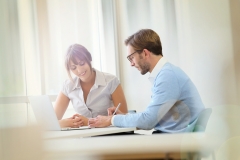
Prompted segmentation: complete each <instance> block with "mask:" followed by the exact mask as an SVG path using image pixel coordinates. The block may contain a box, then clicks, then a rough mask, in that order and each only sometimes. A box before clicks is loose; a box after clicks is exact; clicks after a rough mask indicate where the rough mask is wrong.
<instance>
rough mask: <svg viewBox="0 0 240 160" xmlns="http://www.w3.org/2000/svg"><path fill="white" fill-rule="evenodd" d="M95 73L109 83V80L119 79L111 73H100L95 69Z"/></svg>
mask: <svg viewBox="0 0 240 160" xmlns="http://www.w3.org/2000/svg"><path fill="white" fill-rule="evenodd" d="M95 71H96V72H97V75H98V76H101V77H102V78H105V79H106V80H107V81H108V80H113V79H117V76H115V75H113V74H111V73H107V72H103V71H98V70H96V69H95Z"/></svg>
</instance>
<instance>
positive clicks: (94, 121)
mask: <svg viewBox="0 0 240 160" xmlns="http://www.w3.org/2000/svg"><path fill="white" fill-rule="evenodd" d="M111 119H112V116H97V117H96V118H90V119H89V121H88V125H89V126H90V127H91V128H94V127H96V128H102V127H108V126H110V125H111Z"/></svg>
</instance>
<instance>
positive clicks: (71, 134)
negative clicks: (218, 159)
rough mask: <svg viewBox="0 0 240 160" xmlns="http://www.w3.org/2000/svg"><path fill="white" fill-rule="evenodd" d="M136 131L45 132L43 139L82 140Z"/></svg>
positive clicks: (106, 129) (133, 128)
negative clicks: (82, 138) (83, 138)
mask: <svg viewBox="0 0 240 160" xmlns="http://www.w3.org/2000/svg"><path fill="white" fill-rule="evenodd" d="M134 130H136V128H135V127H132V128H119V127H113V126H110V127H107V128H91V129H84V130H69V131H44V132H43V139H59V138H81V137H91V136H99V135H106V134H112V133H121V132H130V131H134Z"/></svg>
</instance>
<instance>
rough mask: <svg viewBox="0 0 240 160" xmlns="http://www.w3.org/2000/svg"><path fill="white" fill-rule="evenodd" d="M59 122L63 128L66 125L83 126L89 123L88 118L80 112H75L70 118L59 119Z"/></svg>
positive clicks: (72, 126)
mask: <svg viewBox="0 0 240 160" xmlns="http://www.w3.org/2000/svg"><path fill="white" fill-rule="evenodd" d="M59 124H60V126H61V128H66V127H71V128H79V127H81V126H86V125H88V119H87V118H86V117H84V116H81V115H79V114H75V115H73V116H72V117H70V118H66V119H62V120H59Z"/></svg>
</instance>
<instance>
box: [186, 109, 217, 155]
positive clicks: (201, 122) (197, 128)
mask: <svg viewBox="0 0 240 160" xmlns="http://www.w3.org/2000/svg"><path fill="white" fill-rule="evenodd" d="M211 114H212V108H205V109H204V110H203V111H201V112H200V114H199V116H198V118H197V121H196V123H195V125H194V128H193V131H192V132H205V130H206V127H207V123H208V120H209V118H210V115H211ZM188 156H189V157H192V156H193V155H192V154H191V153H189V154H188ZM198 158H199V159H201V157H199V156H198ZM189 159H192V158H189ZM212 159H213V160H215V154H214V151H213V152H212Z"/></svg>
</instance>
